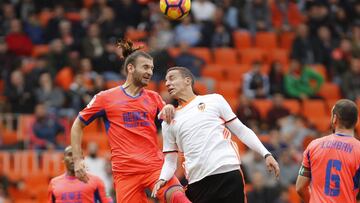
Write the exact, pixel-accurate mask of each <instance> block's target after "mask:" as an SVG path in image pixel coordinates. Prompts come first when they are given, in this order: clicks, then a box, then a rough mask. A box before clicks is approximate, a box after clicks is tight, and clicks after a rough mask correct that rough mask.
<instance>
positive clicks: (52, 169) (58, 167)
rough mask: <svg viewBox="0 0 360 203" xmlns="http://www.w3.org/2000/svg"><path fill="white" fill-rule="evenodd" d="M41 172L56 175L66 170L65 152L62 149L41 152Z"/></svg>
mask: <svg viewBox="0 0 360 203" xmlns="http://www.w3.org/2000/svg"><path fill="white" fill-rule="evenodd" d="M41 155H42V157H41V173H42V174H45V175H48V176H51V177H54V176H58V175H60V174H61V173H63V172H64V169H65V167H64V163H63V159H64V153H63V152H60V151H47V152H44V153H42V154H41Z"/></svg>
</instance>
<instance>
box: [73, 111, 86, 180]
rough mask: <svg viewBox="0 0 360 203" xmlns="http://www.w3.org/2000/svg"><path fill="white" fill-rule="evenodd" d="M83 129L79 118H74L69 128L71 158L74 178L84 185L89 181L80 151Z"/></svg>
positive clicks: (83, 125)
mask: <svg viewBox="0 0 360 203" xmlns="http://www.w3.org/2000/svg"><path fill="white" fill-rule="evenodd" d="M84 127H85V124H83V123H82V121H80V119H79V118H76V119H75V121H74V123H73V125H72V127H71V147H72V153H73V154H72V157H73V159H74V170H75V176H76V177H77V178H78V179H79V180H81V181H83V182H85V183H86V182H88V181H89V177H88V176H87V174H86V168H85V163H84V159H83V155H82V151H81V141H82V135H83V128H84Z"/></svg>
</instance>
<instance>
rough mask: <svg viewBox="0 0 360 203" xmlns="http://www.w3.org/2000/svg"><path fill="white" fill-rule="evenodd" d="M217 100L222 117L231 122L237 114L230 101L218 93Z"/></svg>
mask: <svg viewBox="0 0 360 203" xmlns="http://www.w3.org/2000/svg"><path fill="white" fill-rule="evenodd" d="M216 101H217V102H218V104H217V105H218V107H219V113H220V117H221V118H222V119H223V120H225V122H229V121H231V120H233V119H234V118H236V115H235V113H234V112H233V111H232V109H231V107H230V105H229V103H228V102H227V101H226V100H225V98H224V97H223V96H222V95H220V94H216Z"/></svg>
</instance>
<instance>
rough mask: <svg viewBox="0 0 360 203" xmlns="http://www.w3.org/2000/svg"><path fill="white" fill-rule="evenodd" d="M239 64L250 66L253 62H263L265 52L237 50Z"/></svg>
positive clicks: (252, 49)
mask: <svg viewBox="0 0 360 203" xmlns="http://www.w3.org/2000/svg"><path fill="white" fill-rule="evenodd" d="M239 54H240V59H241V60H240V62H241V64H252V63H253V62H255V61H261V62H263V61H264V60H265V52H264V51H263V50H262V49H257V48H250V49H244V50H239Z"/></svg>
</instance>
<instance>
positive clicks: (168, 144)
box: [162, 122, 178, 153]
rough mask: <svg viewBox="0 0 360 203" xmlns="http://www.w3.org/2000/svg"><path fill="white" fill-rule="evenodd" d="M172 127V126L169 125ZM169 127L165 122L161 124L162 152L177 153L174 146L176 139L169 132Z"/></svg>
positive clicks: (175, 145) (176, 147) (176, 148)
mask: <svg viewBox="0 0 360 203" xmlns="http://www.w3.org/2000/svg"><path fill="white" fill-rule="evenodd" d="M170 125H172V124H170ZM170 125H168V124H167V123H166V122H162V136H163V152H164V153H168V152H177V151H178V146H177V144H176V137H175V135H174V133H172V132H171V129H170Z"/></svg>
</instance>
